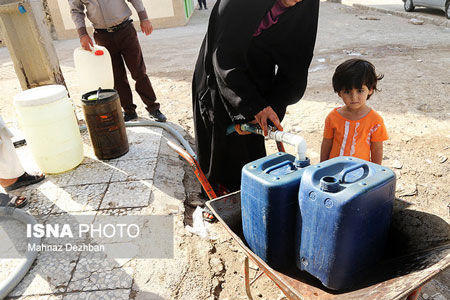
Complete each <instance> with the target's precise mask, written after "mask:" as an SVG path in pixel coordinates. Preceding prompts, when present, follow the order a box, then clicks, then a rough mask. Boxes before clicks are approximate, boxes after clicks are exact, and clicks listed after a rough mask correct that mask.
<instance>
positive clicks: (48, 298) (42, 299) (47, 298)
mask: <svg viewBox="0 0 450 300" xmlns="http://www.w3.org/2000/svg"><path fill="white" fill-rule="evenodd" d="M17 299H18V300H62V299H63V296H62V295H58V296H55V295H41V296H38V295H32V296H26V297H19V298H17Z"/></svg>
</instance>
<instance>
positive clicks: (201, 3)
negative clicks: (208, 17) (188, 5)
mask: <svg viewBox="0 0 450 300" xmlns="http://www.w3.org/2000/svg"><path fill="white" fill-rule="evenodd" d="M198 6H200V8H202V6H203V8H206V0H198Z"/></svg>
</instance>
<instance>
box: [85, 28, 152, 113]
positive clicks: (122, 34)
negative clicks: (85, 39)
mask: <svg viewBox="0 0 450 300" xmlns="http://www.w3.org/2000/svg"><path fill="white" fill-rule="evenodd" d="M94 39H95V42H96V43H97V44H98V45H100V46H103V47H105V48H106V49H108V51H109V54H110V55H111V60H112V67H113V73H114V89H115V90H116V91H117V92H118V93H119V97H120V104H121V106H122V108H123V109H124V110H125V111H134V110H135V109H136V105H134V104H133V95H132V93H131V88H130V84H129V83H128V78H127V71H126V69H125V64H126V65H127V67H128V70H130V73H131V77H132V78H133V80H135V81H136V84H135V89H136V92H137V93H138V94H139V96H140V97H141V99H142V101H143V102H144V104H145V105H146V109H147V110H148V111H154V110H157V109H159V103H157V102H156V95H155V91H154V90H153V87H152V84H151V82H150V79H149V78H148V76H147V71H146V68H145V63H144V58H143V56H142V50H141V45H140V44H139V40H138V37H137V33H136V30H135V29H134V26H133V24H129V25H127V26H125V27H124V28H122V29H120V30H118V31H116V32H105V31H95V32H94ZM124 62H125V64H124Z"/></svg>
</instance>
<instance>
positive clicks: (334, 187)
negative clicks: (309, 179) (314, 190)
mask: <svg viewBox="0 0 450 300" xmlns="http://www.w3.org/2000/svg"><path fill="white" fill-rule="evenodd" d="M320 189H321V190H322V191H324V192H330V193H334V192H337V191H338V190H339V181H338V179H337V178H336V177H334V176H323V177H322V178H320Z"/></svg>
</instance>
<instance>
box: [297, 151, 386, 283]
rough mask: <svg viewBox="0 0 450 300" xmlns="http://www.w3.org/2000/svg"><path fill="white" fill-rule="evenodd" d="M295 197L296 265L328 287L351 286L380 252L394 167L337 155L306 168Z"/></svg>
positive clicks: (382, 247) (382, 246) (384, 238)
mask: <svg viewBox="0 0 450 300" xmlns="http://www.w3.org/2000/svg"><path fill="white" fill-rule="evenodd" d="M298 197H299V198H298V199H299V207H300V214H299V216H298V217H299V218H298V223H299V224H300V225H298V226H297V228H298V229H299V232H297V238H299V239H298V240H297V247H298V249H299V251H298V252H297V257H296V262H297V267H298V268H300V269H301V270H304V271H306V272H308V273H310V274H311V275H313V276H314V277H316V278H318V279H319V280H320V281H321V282H322V284H323V285H325V286H326V287H328V288H330V289H334V290H341V289H346V288H349V287H351V286H352V285H353V284H355V283H356V282H357V281H358V279H359V278H358V276H359V277H360V275H361V274H362V273H363V272H365V271H367V270H368V269H369V268H370V267H372V266H373V265H374V264H375V263H376V262H377V261H378V260H379V259H380V258H381V256H382V255H383V253H384V249H385V246H386V243H387V237H388V232H389V226H390V222H391V215H392V208H393V203H394V197H395V173H394V172H393V171H392V170H390V169H389V168H386V167H383V166H380V165H377V164H374V163H371V162H368V161H365V160H361V159H359V158H354V157H343V156H341V157H335V158H333V159H330V160H327V161H325V162H322V163H320V164H318V165H315V166H311V167H309V168H307V169H305V171H304V173H303V176H302V182H301V184H300V189H299V194H298Z"/></svg>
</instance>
